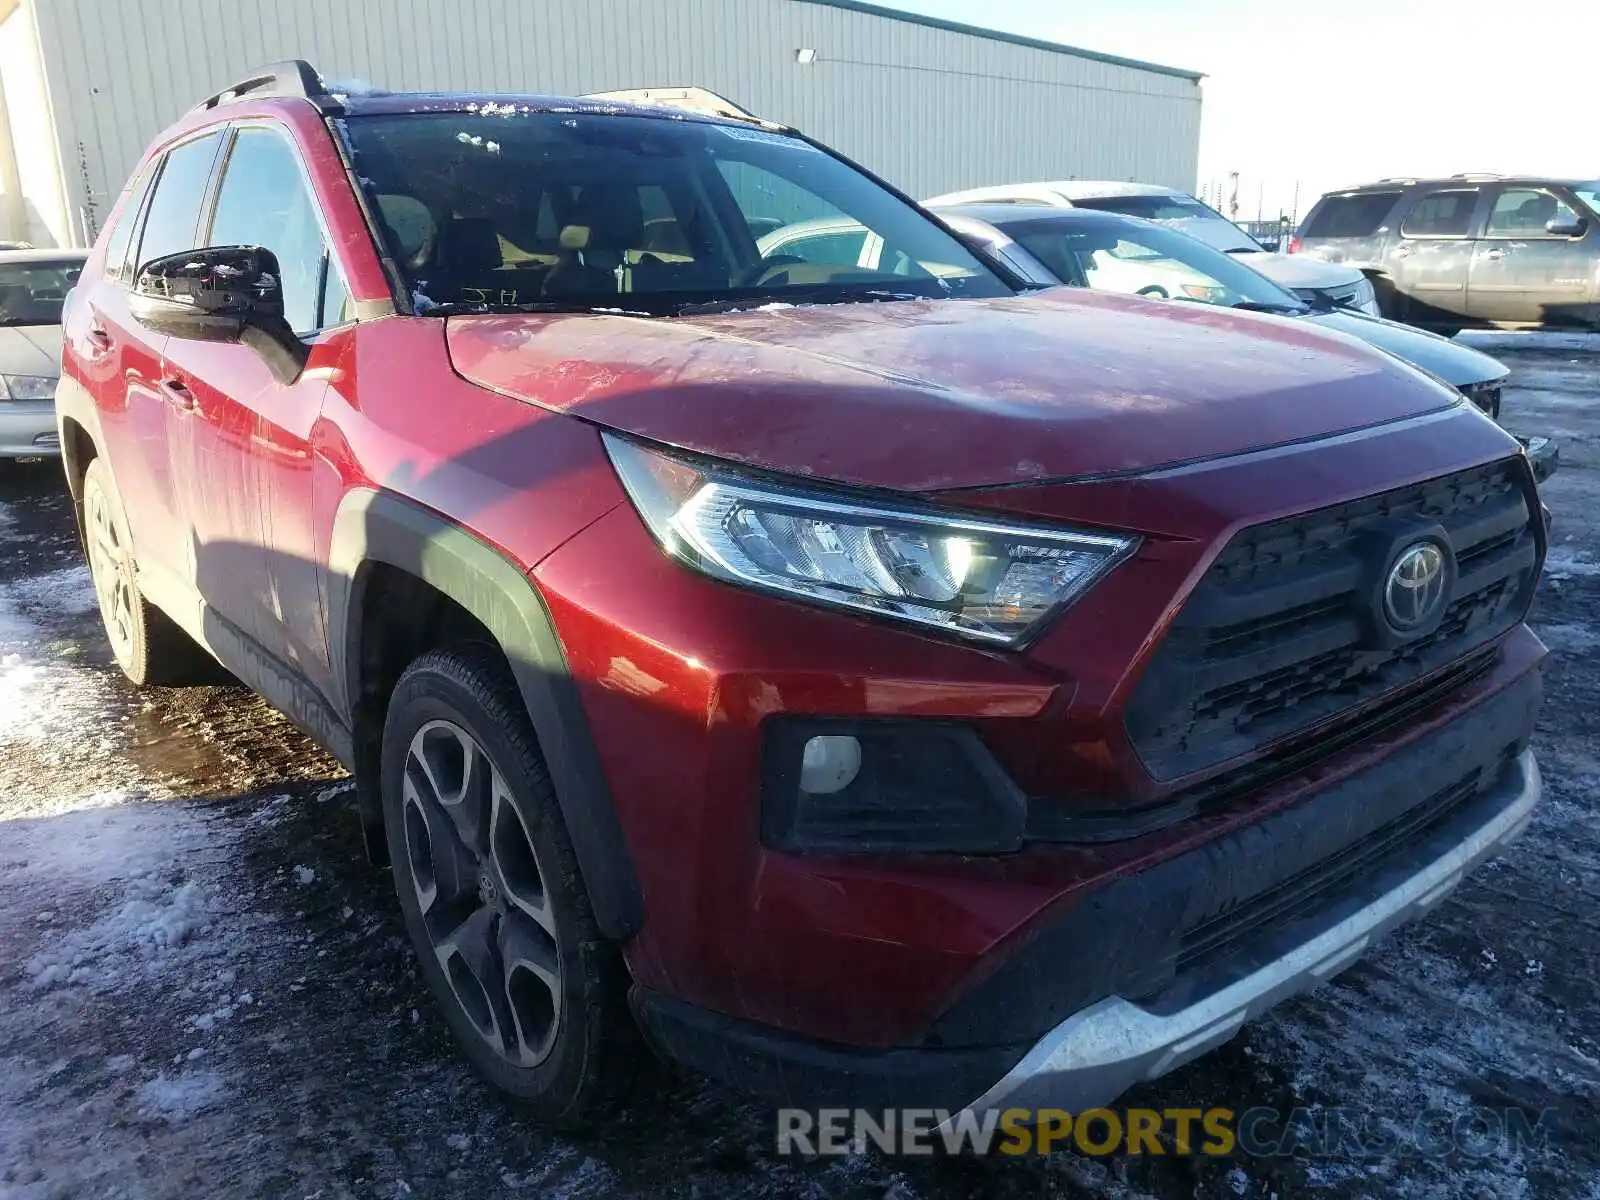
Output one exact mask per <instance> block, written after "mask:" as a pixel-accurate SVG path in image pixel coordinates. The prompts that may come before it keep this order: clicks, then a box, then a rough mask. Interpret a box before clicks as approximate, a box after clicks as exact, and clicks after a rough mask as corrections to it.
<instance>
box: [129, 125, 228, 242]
mask: <svg viewBox="0 0 1600 1200" xmlns="http://www.w3.org/2000/svg"><path fill="white" fill-rule="evenodd" d="M221 141H222V134H221V132H220V131H218V132H216V133H208V134H206V135H205V136H204V137H198V138H195V139H194V141H192V142H185V143H184V144H183V145H181V146H178V147H176V148H174V149H172V150H169V151H167V157H166V160H165V161H164V163H163V164H162V167H161V177H160V178H159V179H158V180H156V185H155V187H156V194H155V195H154V196H152V197H151V198H150V208H149V216H147V217H146V218H145V222H144V235H143V236H142V237H141V238H140V240H139V252H138V253H137V254H135V255H134V256H133V258H134V262H135V263H136V264H139V265H143V264H144V263H147V262H149V261H150V260H151V259H153V258H161V257H163V256H164V255H167V254H180V253H182V252H183V251H185V250H193V249H194V248H195V246H196V239H197V236H198V235H197V234H196V227H197V226H198V225H199V224H200V202H201V201H202V200H203V199H204V198H205V191H206V181H207V180H208V179H210V178H211V164H212V163H213V162H214V161H215V160H216V157H217V146H218V145H219V144H220V143H221Z"/></svg>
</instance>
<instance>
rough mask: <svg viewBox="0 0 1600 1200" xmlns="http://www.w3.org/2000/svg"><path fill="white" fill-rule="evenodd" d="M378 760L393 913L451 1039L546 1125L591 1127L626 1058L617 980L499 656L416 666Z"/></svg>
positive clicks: (619, 972) (631, 1036)
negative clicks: (400, 919) (396, 909)
mask: <svg viewBox="0 0 1600 1200" xmlns="http://www.w3.org/2000/svg"><path fill="white" fill-rule="evenodd" d="M382 760H383V770H382V784H381V786H382V795H383V810H384V824H385V827H386V832H387V836H388V840H389V853H390V861H391V862H392V863H393V864H394V874H395V886H396V889H397V890H398V892H399V896H400V907H401V911H402V913H403V914H404V917H405V923H406V929H407V931H408V932H409V933H410V935H411V940H412V943H413V945H414V946H415V948H416V951H417V956H418V958H419V960H420V962H421V967H422V974H423V978H424V979H426V980H427V982H428V986H429V988H430V989H431V990H432V992H433V994H434V997H435V998H436V999H437V1000H438V1002H439V1004H440V1006H441V1007H442V1008H443V1010H444V1016H445V1020H446V1022H447V1023H448V1024H449V1026H450V1030H451V1032H452V1033H453V1034H454V1035H455V1040H456V1043H457V1045H458V1046H459V1047H460V1048H461V1050H462V1051H463V1052H464V1053H465V1054H466V1056H467V1058H468V1059H469V1060H470V1061H471V1062H472V1064H473V1066H474V1067H476V1068H477V1069H478V1071H479V1073H481V1074H482V1075H483V1076H484V1077H485V1078H486V1079H488V1080H489V1082H491V1083H493V1084H494V1085H495V1086H496V1087H498V1088H500V1089H501V1090H502V1091H505V1092H507V1093H509V1094H510V1095H512V1096H514V1097H516V1098H518V1099H519V1100H522V1101H524V1102H526V1103H527V1104H528V1105H529V1106H530V1107H531V1108H532V1109H533V1110H534V1111H535V1114H536V1115H537V1116H539V1117H541V1118H542V1119H544V1120H546V1121H548V1122H550V1123H552V1124H555V1125H559V1126H563V1127H569V1128H570V1127H581V1126H585V1125H589V1124H592V1123H593V1122H594V1121H595V1120H596V1119H597V1118H598V1117H600V1116H602V1115H603V1114H604V1113H605V1111H606V1110H607V1109H608V1108H609V1107H611V1106H612V1104H613V1103H614V1102H615V1101H616V1100H617V1099H619V1098H620V1097H621V1095H622V1094H623V1092H624V1091H625V1090H626V1087H627V1085H628V1083H629V1082H630V1081H631V1078H632V1074H633V1070H634V1067H635V1063H636V1059H637V1053H638V1038H637V1031H636V1029H635V1027H634V1025H633V1019H632V1017H631V1015H630V1014H629V1012H628V1008H627V972H626V968H625V967H624V965H623V963H622V957H621V954H620V951H619V950H618V948H617V947H616V946H615V945H613V944H611V943H609V942H607V941H606V940H605V939H604V938H602V937H601V936H600V933H599V930H598V928H597V926H596V923H595V918H594V911H593V909H592V908H591V907H590V904H589V897H588V894H587V892H586V891H585V889H584V886H583V880H582V878H581V877H580V876H579V874H578V866H577V860H576V857H575V856H574V854H573V851H572V844H571V841H570V839H569V837H568V835H567V830H566V826H565V824H564V823H563V821H562V818H561V812H560V809H559V807H558V805H557V801H556V796H555V791H554V788H553V787H552V785H551V781H550V775H549V772H548V771H547V770H546V769H545V765H544V760H543V758H542V756H541V755H540V753H539V749H538V746H537V744H536V742H535V740H534V736H533V730H532V728H531V727H530V725H529V722H528V717H527V712H526V709H525V708H524V707H523V705H522V700H521V697H520V695H519V694H518V692H517V690H516V686H515V683H514V681H513V680H512V679H511V678H510V674H509V672H508V671H507V669H506V667H505V664H504V661H503V660H502V659H501V658H500V656H499V655H498V654H497V653H496V652H495V651H494V650H492V649H491V648H489V647H487V646H479V645H466V646H458V647H454V648H451V649H445V650H436V651H433V652H431V653H429V654H426V655H424V656H423V657H422V658H420V659H418V660H417V661H416V662H414V663H412V664H411V666H410V667H408V668H407V669H406V671H405V673H404V674H403V675H401V677H400V681H399V683H398V684H396V685H395V690H394V694H393V696H392V698H391V700H390V703H389V714H388V718H387V720H386V721H385V724H384V732H383V755H382Z"/></svg>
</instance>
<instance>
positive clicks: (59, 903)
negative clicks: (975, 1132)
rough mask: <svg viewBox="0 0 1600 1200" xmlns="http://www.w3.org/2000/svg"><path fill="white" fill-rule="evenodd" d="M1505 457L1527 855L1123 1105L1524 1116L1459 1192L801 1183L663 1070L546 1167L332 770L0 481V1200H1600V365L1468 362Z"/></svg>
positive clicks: (1372, 1164) (1398, 1159)
mask: <svg viewBox="0 0 1600 1200" xmlns="http://www.w3.org/2000/svg"><path fill="white" fill-rule="evenodd" d="M1463 340H1465V341H1468V342H1469V343H1471V344H1475V345H1479V346H1480V347H1482V348H1484V349H1487V350H1489V352H1491V353H1494V354H1496V355H1498V356H1500V357H1502V358H1503V359H1504V360H1505V361H1506V362H1507V363H1508V364H1509V365H1511V366H1512V368H1513V371H1514V374H1513V377H1512V384H1513V386H1512V387H1511V389H1510V390H1509V391H1508V392H1507V396H1506V402H1505V404H1506V407H1505V420H1506V424H1507V425H1508V426H1510V427H1511V428H1512V429H1513V430H1515V431H1517V432H1526V433H1533V432H1547V433H1552V434H1554V435H1555V436H1557V437H1558V438H1559V439H1560V440H1561V443H1562V469H1561V472H1560V474H1559V475H1558V476H1557V477H1556V478H1555V479H1554V480H1553V481H1552V482H1551V484H1550V485H1549V486H1548V489H1547V496H1546V498H1547V502H1548V503H1549V504H1550V506H1551V507H1552V508H1553V509H1554V510H1555V514H1556V530H1555V540H1554V546H1553V551H1552V554H1551V557H1550V567H1549V571H1548V574H1547V579H1546V582H1545V584H1544V586H1543V588H1542V589H1541V594H1540V598H1539V601H1538V607H1537V610H1536V612H1535V625H1536V627H1537V628H1538V629H1539V631H1540V632H1541V634H1542V635H1543V636H1544V638H1545V640H1546V641H1547V642H1548V643H1549V645H1550V647H1551V649H1552V651H1553V657H1552V661H1551V666H1550V670H1549V673H1548V676H1547V697H1548V699H1547V702H1546V707H1545V710H1544V718H1543V721H1542V724H1541V731H1540V736H1539V739H1538V743H1537V750H1538V753H1539V755H1540V759H1541V763H1542V765H1543V768H1544V772H1545V780H1546V785H1547V799H1546V802H1545V803H1544V805H1543V806H1542V808H1541V810H1540V812H1539V815H1538V817H1537V819H1536V822H1535V824H1534V826H1533V828H1532V829H1531V830H1530V832H1529V833H1528V834H1527V835H1526V836H1525V837H1524V839H1523V840H1522V841H1521V842H1520V843H1518V844H1517V845H1516V846H1515V847H1513V848H1512V849H1511V850H1510V851H1509V852H1508V853H1507V854H1506V855H1505V856H1504V857H1503V858H1502V859H1501V860H1499V861H1498V862H1497V863H1495V864H1494V865H1493V866H1492V867H1490V868H1488V869H1487V870H1485V871H1483V872H1481V873H1480V874H1478V875H1477V876H1475V877H1474V878H1473V879H1472V880H1470V881H1469V882H1468V883H1467V884H1466V885H1464V886H1463V887H1462V888H1460V889H1459V890H1458V891H1457V892H1456V893H1455V894H1454V895H1453V896H1452V897H1451V898H1450V900H1449V901H1448V902H1447V903H1446V904H1445V905H1444V906H1443V907H1442V908H1441V910H1440V911H1439V912H1438V913H1436V914H1435V915H1434V917H1433V919H1431V920H1430V921H1428V922H1427V923H1425V924H1423V925H1421V926H1419V927H1413V928H1412V929H1410V930H1408V931H1407V932H1405V933H1404V934H1402V935H1401V936H1399V937H1398V938H1396V939H1394V940H1392V941H1391V942H1389V943H1388V944H1386V945H1385V946H1383V947H1382V948H1381V949H1379V950H1378V951H1377V952H1375V953H1373V954H1372V955H1370V956H1369V957H1368V958H1367V959H1366V960H1365V961H1364V962H1362V963H1361V964H1359V965H1358V966H1356V967H1355V968H1353V969H1351V970H1350V971H1348V972H1347V973H1345V974H1344V975H1342V976H1341V977H1340V978H1339V979H1338V980H1336V981H1335V982H1334V983H1333V984H1331V985H1328V986H1326V987H1324V988H1323V989H1322V990H1321V991H1319V992H1318V993H1317V994H1316V995H1315V996H1313V997H1310V998H1307V999H1303V1000H1301V1001H1299V1002H1297V1003H1294V1004H1292V1005H1290V1006H1288V1007H1287V1008H1285V1009H1283V1010H1281V1011H1280V1012H1279V1013H1277V1014H1275V1015H1273V1016H1270V1017H1268V1018H1267V1019H1265V1020H1263V1021H1261V1022H1258V1023H1257V1024H1255V1025H1253V1026H1251V1027H1249V1028H1248V1029H1247V1030H1246V1031H1245V1032H1244V1033H1243V1034H1241V1035H1240V1036H1239V1037H1237V1038H1236V1039H1234V1041H1233V1042H1231V1043H1230V1044H1229V1045H1227V1046H1226V1047H1224V1048H1223V1049H1221V1050H1220V1051H1218V1052H1217V1053H1214V1054H1212V1055H1210V1056H1208V1057H1206V1058H1205V1059H1203V1060H1201V1061H1199V1062H1196V1063H1194V1064H1192V1065H1190V1066H1189V1067H1187V1068H1185V1069H1184V1070H1182V1071H1180V1072H1178V1073H1177V1074H1175V1075H1173V1076H1171V1077H1169V1078H1167V1079H1165V1080H1162V1081H1161V1082H1159V1083H1158V1084H1156V1085H1152V1086H1148V1087H1146V1088H1144V1089H1142V1090H1141V1091H1139V1092H1138V1093H1136V1094H1134V1095H1132V1096H1130V1097H1128V1102H1129V1103H1132V1104H1141V1105H1148V1106H1151V1107H1157V1108H1170V1107H1183V1106H1195V1107H1208V1106H1212V1105H1219V1104H1220V1105H1226V1106H1228V1107H1232V1108H1235V1109H1240V1110H1242V1109H1247V1108H1250V1107H1252V1106H1256V1105H1270V1106H1274V1107H1276V1108H1278V1109H1279V1110H1280V1111H1283V1112H1285V1113H1287V1112H1288V1111H1289V1110H1291V1109H1295V1108H1302V1109H1305V1110H1307V1111H1308V1112H1310V1113H1312V1114H1316V1113H1319V1112H1326V1110H1327V1109H1328V1108H1329V1107H1334V1106H1337V1107H1341V1108H1344V1109H1347V1110H1352V1111H1355V1112H1357V1113H1359V1114H1362V1115H1363V1116H1364V1117H1365V1119H1367V1120H1371V1121H1375V1122H1378V1123H1379V1125H1380V1126H1382V1125H1383V1123H1384V1122H1385V1121H1392V1122H1399V1123H1400V1124H1401V1125H1402V1126H1405V1127H1409V1125H1410V1122H1411V1121H1412V1120H1413V1118H1414V1117H1415V1115H1416V1113H1417V1112H1418V1111H1420V1110H1424V1109H1426V1110H1429V1111H1431V1112H1433V1113H1435V1114H1445V1115H1446V1116H1447V1117H1448V1116H1449V1115H1459V1114H1465V1113H1469V1112H1471V1111H1473V1110H1474V1108H1480V1109H1481V1108H1490V1109H1495V1110H1499V1111H1504V1110H1505V1109H1506V1108H1508V1107H1510V1108H1518V1109H1521V1110H1524V1111H1525V1112H1527V1113H1528V1114H1530V1116H1531V1117H1533V1118H1535V1119H1536V1118H1538V1117H1539V1115H1540V1114H1543V1123H1542V1125H1541V1126H1540V1129H1541V1130H1542V1131H1543V1132H1544V1134H1545V1135H1546V1136H1545V1140H1544V1144H1543V1145H1542V1146H1535V1147H1524V1148H1521V1149H1518V1148H1516V1147H1513V1146H1510V1145H1506V1144H1494V1143H1491V1144H1485V1145H1483V1146H1481V1147H1478V1149H1479V1150H1481V1153H1473V1154H1458V1155H1456V1156H1454V1157H1450V1158H1440V1157H1429V1156H1427V1155H1423V1154H1419V1153H1416V1152H1415V1151H1414V1150H1409V1149H1405V1148H1403V1146H1402V1148H1399V1149H1396V1148H1390V1149H1388V1150H1385V1151H1383V1152H1380V1153H1371V1154H1364V1153H1360V1152H1358V1151H1356V1150H1355V1149H1353V1148H1351V1147H1348V1146H1347V1147H1346V1148H1345V1149H1344V1150H1343V1151H1341V1152H1339V1153H1333V1154H1321V1155H1312V1156H1301V1157H1296V1158H1278V1159H1249V1158H1236V1159H1233V1160H1231V1161H1230V1160H1199V1161H1193V1160H1180V1159H1176V1158H1173V1157H1170V1156H1166V1157H1153V1156H1149V1155H1145V1156H1137V1157H1114V1158H1109V1159H1091V1158H1086V1157H1082V1156H1079V1155H1077V1154H1073V1153H1058V1154H1054V1155H1051V1156H1050V1157H1048V1158H1046V1159H1043V1160H1031V1159H1030V1160H1023V1161H1012V1160H1001V1159H995V1160H985V1161H978V1160H970V1159H969V1160H920V1159H919V1160H907V1161H899V1162H891V1161H888V1160H885V1159H882V1158H878V1157H874V1156H860V1157H853V1158H848V1159H844V1160H829V1161H820V1160H819V1161H809V1162H808V1161H800V1160H794V1159H787V1158H784V1159H780V1158H778V1157H777V1156H776V1155H775V1153H774V1150H773V1144H774V1124H773V1120H772V1116H771V1114H770V1113H769V1112H767V1111H766V1110H764V1109H763V1108H761V1107H759V1106H756V1105H751V1104H747V1103H745V1102H743V1101H742V1100H740V1099H739V1098H738V1097H735V1096H733V1095H730V1094H729V1093H727V1092H725V1091H724V1090H722V1089H721V1088H718V1087H715V1086H712V1085H709V1084H704V1083H701V1082H699V1081H696V1080H692V1079H684V1078H680V1077H677V1076H675V1075H673V1074H672V1073H670V1072H668V1071H666V1070H664V1069H663V1070H658V1071H653V1072H651V1073H650V1074H649V1075H648V1076H647V1078H646V1079H645V1080H644V1081H643V1083H642V1084H641V1087H640V1089H639V1094H638V1097H637V1099H636V1100H635V1102H634V1104H633V1106H632V1108H631V1109H630V1110H629V1112H628V1113H627V1114H626V1115H625V1116H624V1117H623V1119H622V1120H621V1121H620V1122H619V1123H618V1124H617V1125H616V1126H614V1127H612V1128H610V1129H607V1130H606V1131H605V1132H604V1133H603V1134H599V1135H595V1136H592V1137H589V1138H584V1139H571V1138H562V1137H555V1136H551V1135H548V1134H546V1133H544V1132H541V1131H540V1130H538V1129H535V1128H533V1127H531V1126H530V1125H528V1124H527V1123H526V1122H525V1121H523V1120H521V1119H520V1118H519V1116H518V1114H517V1112H516V1110H515V1109H514V1108H513V1107H511V1106H509V1105H506V1104H503V1103H501V1102H500V1101H498V1100H497V1099H496V1098H495V1097H494V1096H493V1095H491V1094H490V1093H489V1092H488V1091H487V1090H486V1089H485V1088H484V1087H482V1086H480V1085H479V1084H478V1083H477V1082H476V1081H475V1080H474V1078H473V1077H472V1076H471V1075H470V1074H469V1073H468V1072H467V1071H466V1070H465V1069H464V1068H463V1067H462V1066H461V1065H460V1063H459V1062H458V1061H457V1059H456V1058H455V1056H454V1055H453V1054H452V1052H451V1050H450V1047H449V1045H448V1042H447V1040H446V1035H445V1032H444V1028H443V1025H442V1023H441V1022H440V1021H439V1020H438V1019H437V1018H436V1017H435V1015H434V1012H433V1009H432V1007H431V1005H430V1003H429V1001H428V998H427V996H426V995H425V994H424V991H423V987H422V984H421V982H420V980H419V979H418V977H417V976H416V974H415V973H414V971H413V970H412V969H411V965H410V957H409V950H408V949H407V947H406V946H405V944H404V943H403V940H402V931H401V927H400V923H399V920H398V917H397V912H396V910H395V906H394V904H393V903H392V893H391V891H390V887H389V881H388V878H387V876H386V875H385V874H383V873H381V872H377V871H374V870H373V869H371V868H369V867H367V866H366V865H365V863H364V861H363V859H362V855H361V852H360V845H359V838H358V833H357V828H356V822H355V818H354V815H353V813H352V812H351V811H350V810H349V799H350V793H349V788H348V786H347V784H346V783H345V782H344V780H343V778H342V772H341V771H340V769H339V768H338V767H337V766H336V764H334V763H332V762H330V761H329V760H328V759H326V758H325V757H324V756H322V755H321V754H320V753H319V752H318V751H317V750H316V749H314V748H313V747H312V746H310V745H309V744H308V743H307V742H306V741H305V740H304V739H303V738H301V737H300V736H299V735H298V734H297V733H295V732H294V731H293V730H292V729H291V728H290V727H289V726H288V725H287V724H286V723H285V722H284V721H283V720H282V719H281V718H280V717H278V716H277V715H275V714H274V713H273V712H272V711H271V710H270V709H268V708H266V707H265V706H264V705H263V704H262V703H260V702H259V701H257V700H255V699H254V698H253V697H251V696H250V695H248V694H247V693H244V692H242V691H241V690H239V689H237V688H231V687H223V686H218V687H207V688H195V689H188V690H185V691H153V692H146V693H135V692H133V691H132V690H131V689H129V688H127V687H126V686H125V685H124V684H123V682H122V679H121V676H120V675H118V674H117V673H116V672H115V670H114V668H113V667H112V666H111V665H110V662H109V655H108V652H107V651H106V649H105V647H104V644H103V641H102V639H101V636H100V633H99V628H98V617H97V614H96V613H95V611H94V605H93V597H92V594H91V592H90V589H89V583H88V576H87V572H86V571H85V570H84V568H83V567H82V566H81V559H80V556H79V552H78V550H77V546H76V542H75V540H74V538H73V535H72V531H71V521H70V514H69V511H68V506H67V503H66V498H65V495H64V493H63V491H62V488H61V487H60V484H59V475H58V472H57V469H56V468H54V467H45V468H18V467H8V466H7V467H0V1200H46V1198H52V1200H53V1198H57V1197H60V1198H67V1197H71V1198H77V1197H119V1198H120V1197H127V1198H134V1197H162V1198H165V1197H174V1198H176V1197H184V1198H189V1197H202V1196H203V1197H225V1196H226V1197H231V1196H248V1197H278V1196H282V1197H295V1198H297V1200H298V1198H302V1197H304V1198H312V1197H315V1198H319V1200H335V1198H340V1197H364V1198H366V1197H374V1198H383V1200H391V1198H397V1197H408V1196H414V1197H433V1196H440V1197H453V1196H474V1197H478V1196H483V1197H491V1196H554V1197H609V1196H671V1197H700V1196H704V1197H743V1196H749V1197H788V1196H816V1197H835V1196H839V1197H863V1198H865V1197H883V1196H888V1197H894V1198H896V1200H911V1198H912V1197H928V1198H930V1200H931V1198H935V1197H966V1196H984V1197H988V1196H1012V1195H1015V1196H1039V1195H1051V1196H1106V1197H1138V1196H1160V1197H1169V1196H1170V1197H1178V1196H1184V1197H1188V1196H1202V1197H1213V1196H1215V1197H1232V1196H1246V1197H1267V1196H1293V1195H1296V1194H1300V1193H1302V1192H1303V1191H1304V1190H1305V1189H1307V1188H1310V1187H1316V1188H1318V1189H1319V1190H1323V1191H1326V1192H1328V1193H1329V1194H1331V1195H1334V1196H1347V1197H1364V1196H1386V1195H1406V1196H1410V1197H1425V1196H1441V1197H1443V1196H1464V1197H1471V1198H1473V1200H1479V1198H1512V1197H1545V1196H1550V1197H1572V1198H1574V1200H1600V988H1597V982H1600V936H1597V935H1600V916H1597V911H1600V904H1597V901H1600V815H1597V813H1596V810H1595V792H1596V787H1597V784H1600V337H1588V336H1577V335H1565V336H1563V335H1538V334H1534V335H1529V334H1495V335H1471V334H1469V335H1465V336H1464V339H1463Z"/></svg>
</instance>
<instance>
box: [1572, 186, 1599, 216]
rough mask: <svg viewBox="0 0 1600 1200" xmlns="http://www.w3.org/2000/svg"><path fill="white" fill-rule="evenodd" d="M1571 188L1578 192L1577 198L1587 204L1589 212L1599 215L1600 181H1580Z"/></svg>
mask: <svg viewBox="0 0 1600 1200" xmlns="http://www.w3.org/2000/svg"><path fill="white" fill-rule="evenodd" d="M1572 190H1573V191H1575V192H1577V193H1578V199H1579V200H1582V201H1583V202H1584V204H1586V205H1587V206H1588V208H1589V211H1590V212H1592V213H1594V214H1595V215H1596V216H1600V182H1597V183H1580V184H1578V185H1577V186H1576V187H1575V188H1573V189H1572Z"/></svg>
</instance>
